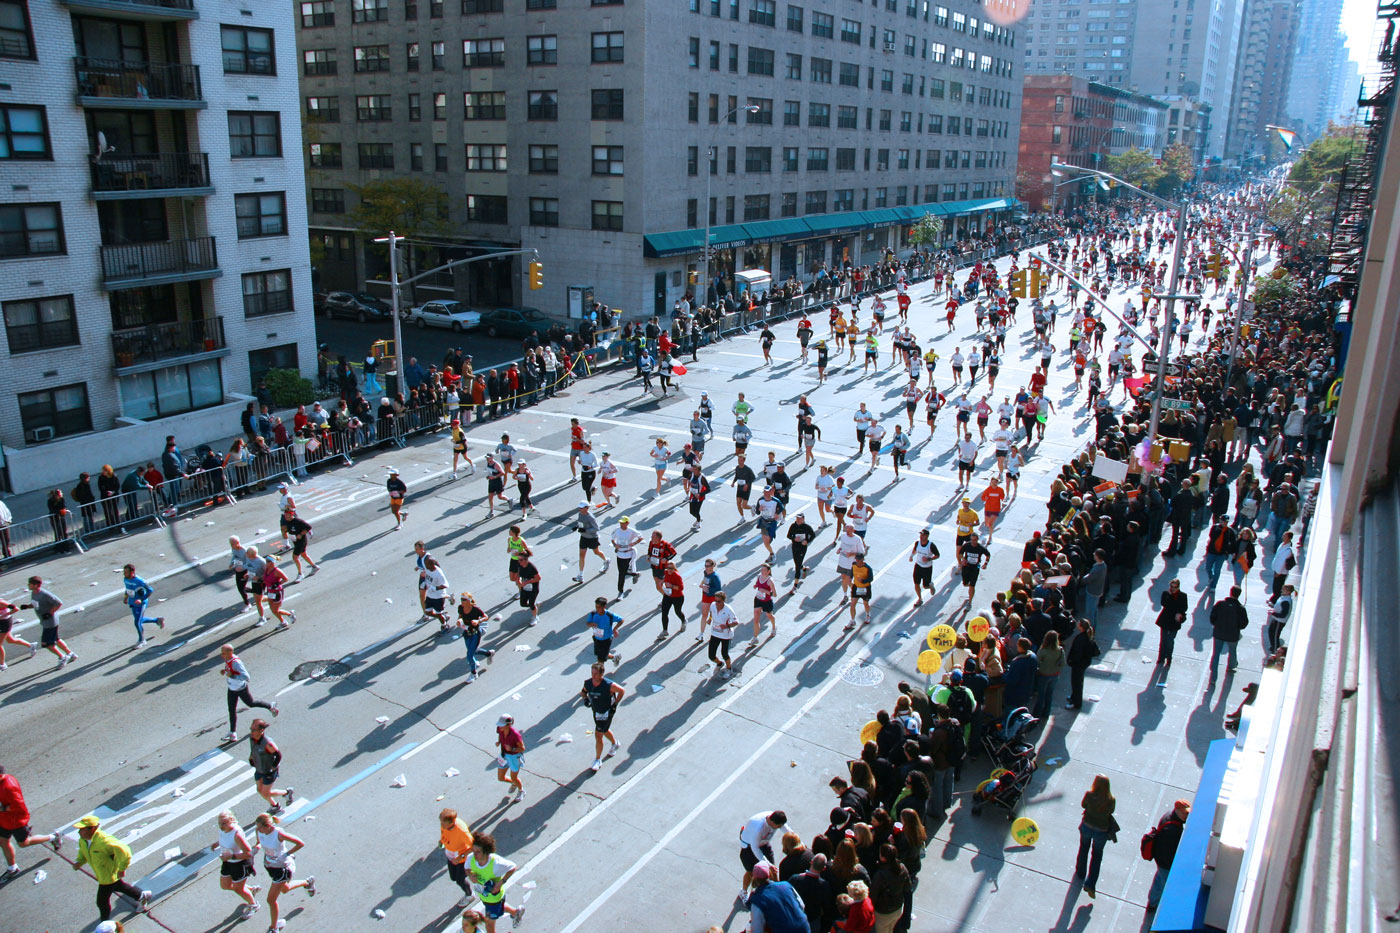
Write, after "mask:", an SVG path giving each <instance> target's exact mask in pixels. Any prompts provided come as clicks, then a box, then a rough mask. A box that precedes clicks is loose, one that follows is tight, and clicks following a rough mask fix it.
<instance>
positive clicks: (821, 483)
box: [816, 464, 836, 528]
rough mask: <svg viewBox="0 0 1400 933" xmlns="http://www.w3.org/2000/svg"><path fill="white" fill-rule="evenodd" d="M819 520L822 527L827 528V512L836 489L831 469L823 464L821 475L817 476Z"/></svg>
mask: <svg viewBox="0 0 1400 933" xmlns="http://www.w3.org/2000/svg"><path fill="white" fill-rule="evenodd" d="M816 487H817V518H819V519H820V520H821V523H822V527H823V528H824V527H826V525H827V524H828V523H827V520H826V515H827V512H828V511H830V509H831V498H832V491H833V490H834V489H835V488H836V478H835V477H834V476H832V475H831V467H829V466H826V465H825V464H823V465H822V466H821V473H820V474H819V475H818V476H817V481H816Z"/></svg>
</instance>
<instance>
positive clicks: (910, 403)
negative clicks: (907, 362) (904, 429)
mask: <svg viewBox="0 0 1400 933" xmlns="http://www.w3.org/2000/svg"><path fill="white" fill-rule="evenodd" d="M903 394H904V413H905V414H906V415H908V416H909V430H910V431H912V430H914V412H915V411H917V410H918V408H919V400H920V399H922V398H923V397H924V390H923V389H920V388H919V384H918V383H917V382H915V381H914V380H913V379H911V380H909V385H907V386H905V387H904V393H903Z"/></svg>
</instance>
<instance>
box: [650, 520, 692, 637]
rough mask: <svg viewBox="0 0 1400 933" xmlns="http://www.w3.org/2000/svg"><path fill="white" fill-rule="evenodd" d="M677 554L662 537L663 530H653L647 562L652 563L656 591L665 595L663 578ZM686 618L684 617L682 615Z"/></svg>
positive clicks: (652, 577)
mask: <svg viewBox="0 0 1400 933" xmlns="http://www.w3.org/2000/svg"><path fill="white" fill-rule="evenodd" d="M675 556H676V549H675V548H674V547H672V546H671V543H670V542H669V541H667V540H666V539H665V538H663V537H661V532H659V531H653V532H652V533H651V540H650V541H648V542H647V563H648V564H650V565H651V579H652V582H653V583H655V584H656V592H658V593H662V594H663V595H664V592H665V591H664V590H663V589H662V579H663V578H664V577H665V575H666V564H667V563H668V562H669V561H670V560H671V558H673V557H675ZM682 618H684V617H682Z"/></svg>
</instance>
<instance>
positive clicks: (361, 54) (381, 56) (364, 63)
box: [355, 45, 389, 73]
mask: <svg viewBox="0 0 1400 933" xmlns="http://www.w3.org/2000/svg"><path fill="white" fill-rule="evenodd" d="M388 70H389V47H388V46H387V45H357V46H355V71H356V73H364V72H367V71H388Z"/></svg>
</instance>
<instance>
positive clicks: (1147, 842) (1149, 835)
mask: <svg viewBox="0 0 1400 933" xmlns="http://www.w3.org/2000/svg"><path fill="white" fill-rule="evenodd" d="M1161 828H1162V827H1161V826H1160V825H1159V826H1154V827H1152V828H1151V829H1149V830H1148V831H1147V832H1145V833H1143V834H1142V841H1141V842H1140V843H1138V848H1139V850H1140V851H1141V852H1142V860H1143V861H1144V862H1150V861H1152V847H1153V846H1154V845H1155V844H1156V842H1157V830H1159V829H1161Z"/></svg>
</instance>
